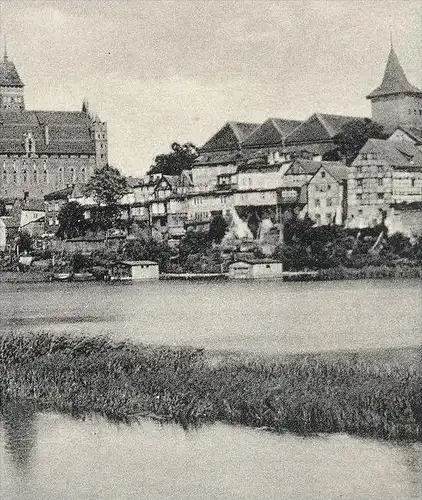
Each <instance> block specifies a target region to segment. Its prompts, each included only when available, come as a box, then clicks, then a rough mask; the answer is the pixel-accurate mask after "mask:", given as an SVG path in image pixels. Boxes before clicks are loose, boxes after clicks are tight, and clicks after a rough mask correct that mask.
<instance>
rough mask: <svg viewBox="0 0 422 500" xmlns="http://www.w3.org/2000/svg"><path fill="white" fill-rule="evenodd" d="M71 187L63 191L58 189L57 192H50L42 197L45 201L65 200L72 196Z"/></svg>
mask: <svg viewBox="0 0 422 500" xmlns="http://www.w3.org/2000/svg"><path fill="white" fill-rule="evenodd" d="M72 191H73V185H70V186H67V187H65V188H64V189H59V190H58V191H52V192H51V193H47V194H46V195H44V200H45V201H53V200H67V199H68V198H69V196H70V195H71V194H72Z"/></svg>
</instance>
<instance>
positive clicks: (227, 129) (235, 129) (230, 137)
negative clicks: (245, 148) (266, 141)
mask: <svg viewBox="0 0 422 500" xmlns="http://www.w3.org/2000/svg"><path fill="white" fill-rule="evenodd" d="M258 126H259V124H258V123H244V122H228V123H226V124H225V125H224V127H223V128H221V129H220V130H219V131H218V132H217V133H216V134H215V135H213V136H212V137H211V139H209V140H208V141H207V142H206V143H205V144H204V145H203V146H202V148H201V151H227V150H229V151H230V150H234V149H238V150H240V147H241V145H242V143H243V141H244V140H245V139H246V138H247V137H248V136H249V135H250V134H251V133H252V132H253V131H254V130H255V129H256V128H257V127H258Z"/></svg>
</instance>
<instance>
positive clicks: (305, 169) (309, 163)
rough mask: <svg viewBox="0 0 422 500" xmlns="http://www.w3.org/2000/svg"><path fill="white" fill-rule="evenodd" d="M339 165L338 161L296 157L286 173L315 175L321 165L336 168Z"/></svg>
mask: <svg viewBox="0 0 422 500" xmlns="http://www.w3.org/2000/svg"><path fill="white" fill-rule="evenodd" d="M337 166H339V162H337V161H313V160H304V159H302V158H296V159H295V160H294V161H293V163H292V164H291V165H290V167H289V168H288V169H287V170H286V173H285V175H303V174H307V175H315V174H316V173H317V172H318V170H319V169H320V168H321V167H324V168H327V170H328V168H336V167H337Z"/></svg>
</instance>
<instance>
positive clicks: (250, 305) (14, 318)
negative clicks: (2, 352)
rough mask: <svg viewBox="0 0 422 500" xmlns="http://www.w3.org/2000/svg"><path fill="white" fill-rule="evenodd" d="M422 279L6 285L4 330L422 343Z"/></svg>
mask: <svg viewBox="0 0 422 500" xmlns="http://www.w3.org/2000/svg"><path fill="white" fill-rule="evenodd" d="M421 284H422V282H421V280H397V281H396V280H385V281H381V280H378V281H377V280H372V281H371V280H362V281H331V282H328V281H327V282H310V283H283V282H279V281H256V282H233V281H228V282H218V283H211V282H181V281H173V282H169V281H157V282H149V283H136V284H135V283H133V284H130V285H109V284H102V283H100V284H97V283H38V284H0V330H14V331H29V330H31V331H34V330H37V331H39V330H48V331H54V332H69V333H81V334H85V335H93V334H107V335H111V336H113V337H115V338H118V339H125V338H128V339H131V340H134V341H135V342H146V343H159V344H172V345H182V344H185V345H194V346H199V347H206V348H209V349H238V350H248V351H261V352H301V351H322V350H338V349H340V350H342V349H364V348H378V347H401V346H415V345H420V344H421V343H422V312H421V311H422V307H421V304H422V293H421V292H422V287H421Z"/></svg>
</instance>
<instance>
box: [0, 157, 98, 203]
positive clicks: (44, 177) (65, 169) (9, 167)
mask: <svg viewBox="0 0 422 500" xmlns="http://www.w3.org/2000/svg"><path fill="white" fill-rule="evenodd" d="M95 165H96V159H95V156H94V155H91V156H88V155H80V156H76V155H74V156H65V155H60V156H57V155H55V156H49V157H47V156H45V157H28V156H26V155H25V156H11V155H0V197H4V198H11V197H12V198H14V197H16V198H23V196H24V193H25V192H27V193H28V196H29V198H35V199H43V197H44V195H45V194H47V193H50V192H52V191H56V190H59V189H63V188H64V187H66V186H67V185H69V184H73V183H75V182H81V183H83V182H87V181H88V180H89V178H90V177H91V176H92V174H93V173H94V169H95Z"/></svg>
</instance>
